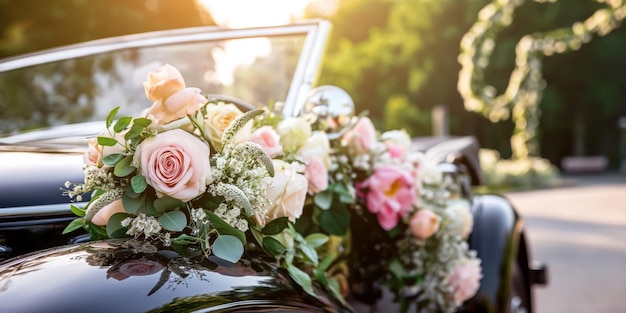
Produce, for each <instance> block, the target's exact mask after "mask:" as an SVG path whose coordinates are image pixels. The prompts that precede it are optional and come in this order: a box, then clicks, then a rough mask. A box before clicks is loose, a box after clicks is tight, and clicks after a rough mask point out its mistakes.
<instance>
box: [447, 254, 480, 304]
mask: <svg viewBox="0 0 626 313" xmlns="http://www.w3.org/2000/svg"><path fill="white" fill-rule="evenodd" d="M481 278H482V273H481V267H480V260H478V259H466V260H464V261H461V262H460V263H459V264H457V265H456V266H455V267H454V268H453V269H452V272H451V273H450V274H449V275H448V277H447V278H446V283H447V284H448V285H449V286H450V288H451V289H452V292H453V297H454V302H455V303H456V304H457V305H461V304H462V303H463V301H465V300H467V299H469V298H471V297H473V296H474V295H475V294H476V291H478V287H479V286H480V279H481Z"/></svg>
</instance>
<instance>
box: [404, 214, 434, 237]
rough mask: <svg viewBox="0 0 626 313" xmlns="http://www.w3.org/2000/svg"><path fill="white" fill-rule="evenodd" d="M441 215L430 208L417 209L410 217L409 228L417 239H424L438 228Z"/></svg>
mask: <svg viewBox="0 0 626 313" xmlns="http://www.w3.org/2000/svg"><path fill="white" fill-rule="evenodd" d="M440 221H441V217H439V215H437V214H435V213H434V212H433V211H431V210H419V211H417V212H416V213H415V214H413V216H412V217H411V220H410V221H409V229H410V230H411V234H413V236H415V238H417V239H419V240H426V239H428V238H430V236H432V235H434V234H435V233H436V232H437V231H438V230H439V223H440Z"/></svg>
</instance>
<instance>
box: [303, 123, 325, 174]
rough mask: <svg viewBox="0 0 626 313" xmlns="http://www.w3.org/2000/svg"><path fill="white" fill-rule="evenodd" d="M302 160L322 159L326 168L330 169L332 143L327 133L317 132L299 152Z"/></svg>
mask: <svg viewBox="0 0 626 313" xmlns="http://www.w3.org/2000/svg"><path fill="white" fill-rule="evenodd" d="M298 155H299V156H300V157H301V158H306V159H309V158H317V159H320V160H321V161H322V162H323V164H324V166H326V168H330V141H328V136H327V135H326V133H325V132H320V131H315V132H313V135H311V137H309V140H307V142H306V144H305V145H304V146H303V147H302V148H300V150H298Z"/></svg>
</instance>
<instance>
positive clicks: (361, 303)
mask: <svg viewBox="0 0 626 313" xmlns="http://www.w3.org/2000/svg"><path fill="white" fill-rule="evenodd" d="M329 31H330V25H329V23H328V22H326V21H313V22H304V23H298V24H294V25H287V26H277V27H262V28H250V29H223V28H219V27H200V28H191V29H178V30H168V31H160V32H153V33H146V34H138V35H132V36H124V37H119V38H110V39H103V40H97V41H92V42H87V43H83V44H78V45H72V46H67V47H62V48H57V49H52V50H48V51H43V52H38V53H34V54H29V55H24V56H19V57H14V58H9V59H4V60H0V135H2V137H0V173H2V175H0V261H2V260H4V261H2V263H0V311H7V312H41V311H46V312H71V311H83V310H89V311H105V312H117V311H125V312H126V311H128V312H131V311H137V312H144V311H150V312H172V311H174V312H180V311H194V312H196V311H198V312H232V311H242V312H268V311H272V312H274V311H276V312H343V311H345V312H349V311H351V310H356V311H363V312H364V311H379V312H390V311H394V310H398V304H397V303H396V301H395V299H393V297H392V296H391V295H390V294H389V293H387V292H385V288H384V287H382V286H366V288H361V289H359V290H357V289H355V288H356V287H355V286H356V285H357V284H352V285H350V286H347V287H346V288H347V289H348V290H345V292H346V293H347V295H348V297H347V299H348V300H349V304H348V303H344V302H342V301H341V300H340V299H338V298H337V297H335V296H333V295H332V294H330V293H327V292H326V291H324V290H318V291H317V292H316V294H317V295H318V297H312V296H310V295H309V294H307V293H305V292H303V291H302V290H301V289H300V288H299V287H298V286H297V284H295V283H294V282H293V281H292V280H291V278H289V275H286V274H285V273H283V271H282V270H281V269H280V268H276V266H275V264H272V262H271V261H268V260H266V259H264V258H263V257H262V256H259V257H258V258H257V257H251V258H246V259H245V260H243V261H242V262H240V263H237V264H232V263H227V262H226V263H224V262H223V261H221V260H220V259H219V258H208V259H207V258H197V256H194V255H186V254H185V253H181V252H180V251H172V250H171V249H168V248H164V247H154V246H152V245H150V244H146V243H142V242H137V243H131V242H128V241H119V240H109V241H104V242H90V241H89V236H87V235H86V234H85V233H69V234H61V233H62V231H63V230H64V228H65V227H66V226H67V225H68V223H69V222H71V221H72V220H73V219H74V218H75V216H74V215H73V214H72V212H71V211H70V206H69V204H68V202H69V199H68V198H67V197H66V196H63V195H62V190H61V189H62V188H63V186H64V184H65V182H66V181H71V182H80V181H82V180H83V175H84V173H83V170H82V164H83V160H82V158H83V152H84V150H85V146H86V140H85V138H88V137H90V136H94V135H96V134H98V132H99V131H100V130H101V126H102V122H101V121H103V120H104V119H105V118H106V116H107V114H108V112H109V111H110V110H111V109H112V108H113V107H114V106H118V105H121V106H122V109H121V110H125V112H123V113H124V114H133V113H134V114H136V113H138V112H140V111H141V110H142V109H144V107H145V102H144V101H143V99H144V97H145V96H144V93H143V90H141V86H142V84H141V82H142V80H143V79H144V77H145V76H146V74H147V73H148V72H149V71H150V70H152V69H154V68H156V67H157V66H160V65H162V64H165V63H171V64H177V67H178V68H179V69H180V71H181V72H182V73H183V74H184V76H185V78H186V79H187V80H188V82H189V85H195V86H202V88H203V89H205V90H211V93H212V94H213V96H215V97H216V98H219V99H223V100H225V101H231V102H233V103H236V104H238V105H239V106H242V107H247V108H254V107H262V106H265V105H267V104H268V103H272V104H273V105H274V106H275V107H276V108H278V109H279V110H280V111H281V112H282V114H283V115H284V116H297V115H300V114H301V113H302V110H303V107H304V104H305V103H306V102H307V97H310V95H311V94H310V92H311V89H312V88H313V86H314V84H315V80H316V76H317V74H318V72H319V65H320V61H321V58H322V53H323V50H324V45H325V42H326V39H327V36H328V33H329ZM268 77H271V79H268ZM225 95H228V96H225ZM328 97H333V94H332V93H331V94H329V95H328ZM238 99H245V102H244V101H241V100H238ZM414 147H415V149H417V150H421V151H425V153H426V155H428V156H429V158H431V159H432V160H435V161H437V162H442V163H445V164H444V166H445V167H446V168H447V169H446V171H447V172H448V173H449V174H450V175H451V176H454V177H456V178H457V179H458V180H459V184H461V185H462V186H464V191H463V192H464V194H465V196H467V197H469V198H471V199H472V213H473V217H474V224H473V231H472V234H471V236H470V237H469V239H468V243H469V245H470V248H471V249H473V250H475V251H476V252H477V254H478V257H479V258H480V259H481V261H482V269H483V278H482V280H481V285H480V289H479V291H478V293H477V294H476V296H474V297H473V298H472V299H470V300H469V301H467V302H466V303H465V304H464V305H463V306H462V308H461V311H463V312H532V311H533V307H532V303H533V296H532V286H533V285H535V284H544V283H546V272H545V267H543V266H541V265H534V264H535V263H533V262H531V260H532V259H531V257H530V252H531V251H530V247H528V246H527V243H526V239H525V234H524V228H523V222H522V220H521V218H520V216H519V214H518V213H517V212H516V211H515V209H514V208H513V207H512V205H511V204H510V202H508V201H507V200H506V199H505V198H503V197H501V196H497V195H473V194H472V192H471V189H472V188H471V185H477V184H480V183H481V174H480V165H479V162H478V159H477V153H478V144H477V143H476V141H475V140H474V139H473V138H472V137H462V138H416V139H415V141H414ZM84 200H85V201H87V200H88V199H84ZM67 244H72V245H69V246H66V245H67ZM131 266H138V267H139V270H140V272H135V273H136V274H137V275H132V274H129V273H128V272H127V273H121V272H120V268H123V267H124V268H125V269H126V270H129V269H128V268H129V267H131ZM141 270H144V271H145V272H141ZM122 272H123V271H122ZM130 273H132V272H130ZM148 273H149V274H155V273H160V275H158V278H157V277H156V276H154V275H152V276H144V275H147V274H148ZM361 285H362V284H361ZM114 287H115V288H114ZM361 287H362V286H361ZM370 287H371V288H370ZM103 290H106V292H103ZM114 290H115V291H114ZM128 290H133V292H132V293H128V292H127V291H128ZM364 290H365V291H368V292H364ZM369 291H371V292H369ZM103 294H104V295H106V296H103ZM86 308H89V309H86Z"/></svg>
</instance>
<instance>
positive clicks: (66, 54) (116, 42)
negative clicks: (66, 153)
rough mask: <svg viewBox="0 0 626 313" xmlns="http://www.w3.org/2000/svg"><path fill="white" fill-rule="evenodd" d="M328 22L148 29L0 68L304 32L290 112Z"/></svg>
mask: <svg viewBox="0 0 626 313" xmlns="http://www.w3.org/2000/svg"><path fill="white" fill-rule="evenodd" d="M329 30H330V22H328V21H324V20H314V21H308V22H301V23H296V24H290V25H283V26H270V27H257V28H240V29H228V28H221V27H216V26H204V27H193V28H184V29H173V30H163V31H155V32H148V33H143V34H134V35H126V36H120V37H112V38H105V39H99V40H93V41H88V42H84V43H80V44H74V45H68V46H64V47H60V48H54V49H48V50H43V51H40V52H35V53H30V54H26V55H23V56H19V57H12V58H7V59H3V60H0V72H5V71H10V70H14V69H18V68H23V67H28V66H34V65H39V64H43V63H48V62H54V61H60V60H65V59H71V58H78V57H84V56H88V55H94V54H98V53H105V52H111V51H117V50H122V49H131V48H141V47H150V46H157V45H171V44H179V43H189V42H200V41H211V40H221V39H237V38H250V37H261V36H282V35H294V34H306V39H305V44H304V47H303V49H302V54H301V55H300V59H299V61H298V65H297V66H296V71H295V73H294V76H293V80H292V82H291V86H290V88H289V92H288V95H287V99H285V107H284V109H283V114H284V115H285V116H292V114H295V113H299V111H300V109H301V108H302V107H303V106H304V99H305V98H306V94H307V93H308V92H309V90H310V89H311V86H312V85H313V84H314V83H315V78H316V76H317V72H318V68H319V63H320V60H321V56H322V52H323V50H324V48H325V43H326V38H327V36H328V33H329Z"/></svg>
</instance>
